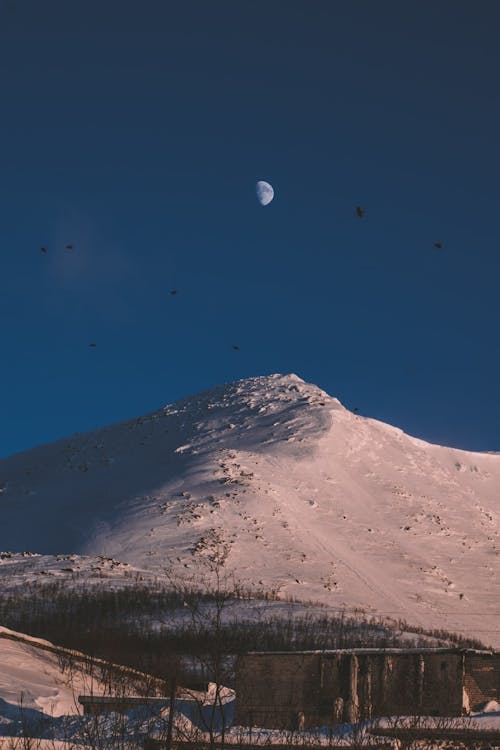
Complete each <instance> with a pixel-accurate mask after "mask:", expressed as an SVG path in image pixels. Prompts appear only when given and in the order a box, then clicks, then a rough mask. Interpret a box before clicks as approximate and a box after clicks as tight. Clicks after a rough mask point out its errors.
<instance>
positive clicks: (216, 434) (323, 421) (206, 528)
mask: <svg viewBox="0 0 500 750" xmlns="http://www.w3.org/2000/svg"><path fill="white" fill-rule="evenodd" d="M0 493H1V494H0V512H1V517H2V523H1V525H0V549H9V550H14V551H22V550H33V551H36V552H38V553H43V554H48V555H53V554H71V555H94V556H95V555H101V556H103V557H105V558H117V559H118V560H120V561H121V562H122V563H129V564H130V565H131V566H136V567H137V568H138V569H146V570H148V571H151V573H152V574H153V575H157V576H163V575H164V574H165V573H168V575H169V576H171V575H176V576H180V575H183V576H184V577H187V578H188V579H191V580H196V581H198V582H201V583H203V574H202V572H200V571H203V560H206V559H207V558H210V556H212V555H213V554H214V553H215V554H216V555H217V556H218V558H219V559H223V561H224V570H225V571H233V572H234V574H235V576H236V577H237V579H238V581H240V582H241V583H242V584H244V585H246V586H248V587H251V588H254V589H259V590H262V591H268V592H269V591H273V592H275V593H277V592H279V594H280V596H289V597H296V598H298V599H301V600H308V599H313V600H318V601H323V602H325V603H327V604H329V605H330V606H332V607H334V608H335V609H338V610H341V609H344V608H345V609H353V608H359V609H362V610H364V611H368V612H373V613H377V614H381V615H383V616H386V617H393V618H395V619H397V618H400V617H401V618H405V619H406V620H408V621H409V622H411V623H413V624H416V625H421V626H424V627H427V628H434V627H439V628H447V629H448V630H457V631H459V632H461V633H463V634H472V635H477V637H479V638H481V639H482V640H483V641H484V642H485V643H487V644H492V645H496V646H500V627H499V624H498V623H499V622H500V609H499V605H498V602H499V601H500V583H499V576H498V572H499V569H500V557H499V556H500V544H499V533H498V521H499V518H500V455H496V454H490V453H472V452H467V451H461V450H457V449H452V448H446V447H442V446H436V445H431V444H428V443H426V442H424V441H422V440H418V439H416V438H413V437H410V436H408V435H406V434H405V433H403V432H402V431H401V430H399V429H397V428H395V427H392V426H389V425H386V424H384V423H381V422H378V421H376V420H373V419H369V418H365V417H362V416H359V415H357V414H353V413H351V412H350V411H348V410H347V409H345V408H344V407H343V406H342V405H341V404H340V402H339V401H338V400H337V399H335V398H332V397H330V396H329V395H327V394H326V393H324V392H323V391H321V390H320V389H319V388H317V387H316V386H314V385H310V384H307V383H305V382H304V381H302V380H301V379H300V378H298V377H297V376H295V375H286V376H283V375H273V376H269V377H261V378H250V379H247V380H243V381H239V382H236V383H233V384H230V385H226V386H221V387H219V388H215V389H212V390H210V391H207V392H205V393H202V394H199V395H197V396H194V397H192V398H188V399H184V400H182V401H179V402H177V403H175V404H172V405H169V406H166V407H164V408H162V409H159V410H158V411H156V412H154V413H152V414H149V415H146V416H144V417H140V418H137V419H133V420H130V421H127V422H123V423H120V424H116V425H112V426H110V427H106V428H103V429H101V430H97V431H95V432H92V433H87V434H83V435H75V436H72V437H71V438H68V439H66V440H62V441H59V442H56V443H53V444H49V445H45V446H42V447H39V448H36V449H34V450H31V451H28V452H25V453H21V454H17V455H14V456H11V457H9V458H7V459H3V460H2V461H0ZM4 571H5V567H4ZM200 576H201V578H200Z"/></svg>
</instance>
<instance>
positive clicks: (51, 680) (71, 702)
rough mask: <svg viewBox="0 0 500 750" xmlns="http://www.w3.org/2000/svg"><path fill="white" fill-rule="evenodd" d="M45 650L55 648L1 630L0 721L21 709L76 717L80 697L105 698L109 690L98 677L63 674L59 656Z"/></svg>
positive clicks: (73, 672) (83, 674) (78, 672)
mask: <svg viewBox="0 0 500 750" xmlns="http://www.w3.org/2000/svg"><path fill="white" fill-rule="evenodd" d="M12 636H14V637H15V638H22V639H23V640H14V639H13V638H12ZM44 646H49V647H51V646H52V644H50V643H48V642H47V641H43V640H41V639H36V638H30V637H29V636H21V635H19V634H16V633H13V631H10V630H7V629H6V628H0V721H1V717H2V716H3V717H4V718H5V717H8V716H11V717H15V716H17V715H18V713H19V711H20V710H21V709H22V711H24V712H30V711H33V710H34V711H38V712H42V713H43V714H47V715H48V716H63V715H66V714H75V713H77V710H76V709H77V705H78V704H77V696H78V695H80V694H88V693H89V692H94V693H96V694H101V695H104V694H105V692H106V690H105V686H104V685H103V684H101V683H100V682H99V681H98V680H97V679H96V678H95V677H93V678H91V677H89V676H88V675H86V674H85V673H84V672H83V671H82V670H81V669H76V668H75V669H74V670H72V671H71V674H70V673H69V672H68V670H63V668H62V666H61V663H60V660H59V658H58V656H57V654H55V653H52V652H50V651H47V650H45V648H43V647H44ZM6 704H7V705H6ZM0 733H1V731H0Z"/></svg>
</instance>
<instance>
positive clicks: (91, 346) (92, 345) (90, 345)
mask: <svg viewBox="0 0 500 750" xmlns="http://www.w3.org/2000/svg"><path fill="white" fill-rule="evenodd" d="M96 346H97V344H89V349H95V348H96Z"/></svg>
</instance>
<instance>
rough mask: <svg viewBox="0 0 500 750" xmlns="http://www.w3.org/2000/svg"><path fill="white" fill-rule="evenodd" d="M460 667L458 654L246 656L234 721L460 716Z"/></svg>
mask: <svg viewBox="0 0 500 750" xmlns="http://www.w3.org/2000/svg"><path fill="white" fill-rule="evenodd" d="M498 662H499V656H498V655H497V656H496V663H497V664H498ZM465 663H466V657H465V654H464V652H463V651H458V650H456V651H454V650H442V651H439V650H435V651H430V650H429V651H424V650H422V651H407V652H405V651H402V650H400V651H397V652H390V651H382V650H381V651H373V650H372V651H367V650H365V651H363V650H353V651H349V652H346V651H337V652H322V653H321V652H303V653H279V654H276V653H275V654H272V653H269V654H246V655H244V656H242V657H240V658H239V660H238V662H237V665H236V686H235V687H236V691H237V713H236V717H235V722H236V723H237V724H243V725H249V726H252V725H253V726H265V727H270V728H294V727H295V728H297V727H298V726H299V725H302V724H303V725H304V726H305V727H306V728H307V727H313V726H318V725H333V724H337V723H341V722H354V721H358V720H363V719H368V718H372V717H375V716H383V715H387V714H392V715H394V714H425V715H441V716H450V715H451V716H459V715H460V714H461V713H462V708H463V686H464V679H465ZM490 666H491V664H490ZM485 669H486V668H485V665H484V664H483V663H481V664H480V663H479V661H478V662H477V665H476V667H475V668H474V670H472V667H471V669H470V670H469V672H470V680H472V679H475V678H477V677H478V675H480V678H481V679H480V680H479V681H480V682H481V685H482V688H481V690H482V693H481V694H482V695H486V694H492V689H491V685H492V684H493V681H494V680H493V678H492V672H491V670H489V667H488V670H487V671H484V670H485ZM481 670H483V671H481ZM472 672H474V675H475V677H473V675H472ZM493 674H495V671H493ZM488 680H489V682H488ZM476 684H478V683H477V680H476ZM478 690H479V688H478ZM488 691H489V692H488Z"/></svg>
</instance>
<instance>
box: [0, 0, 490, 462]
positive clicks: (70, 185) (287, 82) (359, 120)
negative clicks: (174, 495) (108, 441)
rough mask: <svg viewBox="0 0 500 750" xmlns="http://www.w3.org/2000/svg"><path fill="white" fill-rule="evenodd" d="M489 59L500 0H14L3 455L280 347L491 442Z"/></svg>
mask: <svg viewBox="0 0 500 750" xmlns="http://www.w3.org/2000/svg"><path fill="white" fill-rule="evenodd" d="M499 82H500V4H499V3H498V2H497V1H496V0H481V2H478V3H473V2H470V0H467V1H463V0H440V2H436V0H418V2H413V3H407V2H401V0H397V1H396V0H394V2H393V1H392V0H378V1H377V2H373V0H358V1H354V0H344V1H342V2H340V1H337V0H265V1H264V0H230V1H226V0H214V1H213V2H208V0H198V1H197V2H194V1H193V0H179V1H178V2H173V1H171V0H158V1H157V2H156V1H155V0H141V2H139V0H134V2H131V0H119V2H118V1H115V0H99V1H96V0H85V1H83V0H71V2H68V0H43V2H41V1H40V0H34V1H30V0H0V196H1V211H0V274H1V281H2V286H1V294H0V342H1V350H0V351H1V353H0V358H1V361H0V373H1V375H0V377H1V390H0V425H1V429H0V455H8V454H10V453H13V452H15V451H19V450H23V449H26V448H29V447H32V446H34V445H37V444H40V443H44V442H48V441H50V440H53V439H56V438H59V437H62V436H65V435H69V434H72V433H74V432H79V431H83V430H87V429H93V428H95V427H98V426H102V425H105V424H108V423H111V422H114V421H118V420H122V419H127V418H130V417H133V416H136V415H139V414H143V413H146V412H148V411H151V410H153V409H156V408H159V407H160V406H162V405H164V404H166V403H169V402H171V401H173V400H175V399H177V398H180V397H182V396H187V395H190V394H193V393H195V392H197V391H200V390H204V389H207V388H209V387H212V386H214V385H217V384H220V383H224V382H228V381H232V380H235V379H238V378H244V377H248V376H253V375H262V374H268V373H273V372H283V373H287V372H295V373H297V374H298V375H300V376H301V377H302V378H304V379H305V380H308V381H311V382H314V383H316V384H317V385H319V386H320V387H321V388H324V389H325V390H326V391H328V392H329V393H330V394H331V395H333V396H336V397H338V398H339V399H340V400H341V401H342V403H343V404H344V405H345V406H347V407H348V408H351V409H352V408H355V407H357V408H359V413H360V414H363V415H366V416H371V417H375V418H377V419H381V420H383V421H385V422H389V423H391V424H394V425H397V426H399V427H402V428H403V429H404V430H405V431H407V432H409V433H410V434H413V435H416V436H419V437H422V438H424V439H427V440H430V441H433V442H440V443H445V444H448V445H453V446H457V447H463V448H469V449H475V450H500V400H499V398H498V389H499V383H500V347H499V322H500V301H499V293H498V284H499V274H500V210H499V206H500V179H499V177H500V151H499V140H500V138H499V135H498V134H499V132H500V83H499ZM257 180H267V181H269V182H270V183H271V184H272V185H273V186H274V189H275V198H274V201H273V202H272V203H271V204H270V205H268V206H265V207H263V206H261V205H259V203H258V201H257V199H256V195H255V184H256V181H257ZM356 206H361V207H362V208H363V209H364V210H365V213H364V216H363V217H362V218H361V219H360V218H358V217H357V216H356ZM435 243H441V244H442V248H436V247H435ZM67 245H72V246H73V249H71V250H68V249H66V246H67ZM41 247H44V248H46V250H47V252H41V249H40V248H41ZM173 289H175V290H177V294H175V295H172V294H170V292H171V290H173ZM91 343H92V344H95V347H90V346H89V344H91ZM234 345H237V346H238V347H239V349H234V348H233V346H234Z"/></svg>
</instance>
